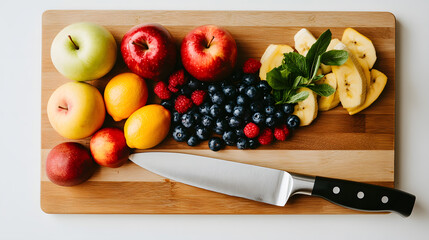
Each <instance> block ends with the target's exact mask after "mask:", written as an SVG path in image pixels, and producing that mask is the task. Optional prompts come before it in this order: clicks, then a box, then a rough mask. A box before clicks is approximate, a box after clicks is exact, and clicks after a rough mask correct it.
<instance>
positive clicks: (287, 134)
mask: <svg viewBox="0 0 429 240" xmlns="http://www.w3.org/2000/svg"><path fill="white" fill-rule="evenodd" d="M282 129H283V132H284V133H285V135H286V138H287V137H288V136H289V135H290V131H289V128H287V126H286V124H283V125H282Z"/></svg>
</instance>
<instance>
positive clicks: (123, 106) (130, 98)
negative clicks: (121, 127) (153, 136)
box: [104, 73, 148, 121]
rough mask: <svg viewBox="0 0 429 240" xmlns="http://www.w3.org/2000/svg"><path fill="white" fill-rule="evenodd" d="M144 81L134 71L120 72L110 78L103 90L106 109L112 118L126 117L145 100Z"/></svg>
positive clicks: (120, 118) (118, 119)
mask: <svg viewBox="0 0 429 240" xmlns="http://www.w3.org/2000/svg"><path fill="white" fill-rule="evenodd" d="M147 97H148V90H147V86H146V82H145V81H144V79H143V78H141V77H140V76H138V75H136V74H134V73H121V74H119V75H117V76H115V77H114V78H112V79H111V80H110V81H109V83H107V86H106V88H105V90H104V102H105V103H106V110H107V112H108V113H109V114H110V116H112V118H113V120H115V121H121V120H122V119H126V118H128V117H129V116H130V115H131V114H132V113H133V112H135V111H136V110H137V109H139V108H141V107H143V106H144V105H145V104H146V102H147Z"/></svg>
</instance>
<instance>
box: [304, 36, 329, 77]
mask: <svg viewBox="0 0 429 240" xmlns="http://www.w3.org/2000/svg"><path fill="white" fill-rule="evenodd" d="M331 37H332V33H331V30H329V29H328V30H326V31H325V32H324V33H322V35H320V37H319V38H318V39H317V41H316V42H315V43H314V44H313V45H312V46H311V48H310V50H308V52H307V56H306V57H305V60H306V64H307V67H308V70H309V71H310V72H309V73H308V75H307V76H310V78H312V77H313V76H314V75H315V74H314V72H317V69H318V68H316V67H315V65H316V64H317V62H318V58H319V56H320V55H322V54H323V53H324V52H325V51H326V49H327V48H328V46H329V43H330V42H331ZM319 64H320V61H319ZM315 69H316V70H315Z"/></svg>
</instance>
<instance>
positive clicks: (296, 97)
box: [286, 91, 310, 103]
mask: <svg viewBox="0 0 429 240" xmlns="http://www.w3.org/2000/svg"><path fill="white" fill-rule="evenodd" d="M309 95H310V94H309V92H307V91H302V92H299V93H295V94H294V95H292V96H291V97H289V99H288V100H287V101H286V103H297V102H301V101H304V100H305V99H307V98H308V96H309Z"/></svg>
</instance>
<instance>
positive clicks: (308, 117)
mask: <svg viewBox="0 0 429 240" xmlns="http://www.w3.org/2000/svg"><path fill="white" fill-rule="evenodd" d="M302 91H307V92H308V93H309V95H308V97H307V98H306V99H305V100H304V101H301V102H298V103H297V104H296V105H295V109H294V112H293V114H294V115H296V116H298V117H299V120H300V126H307V125H310V123H311V122H313V120H314V119H315V118H316V117H317V111H318V109H317V107H318V106H317V95H316V94H315V93H314V92H313V91H312V90H310V89H308V88H300V89H298V91H297V92H302Z"/></svg>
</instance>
